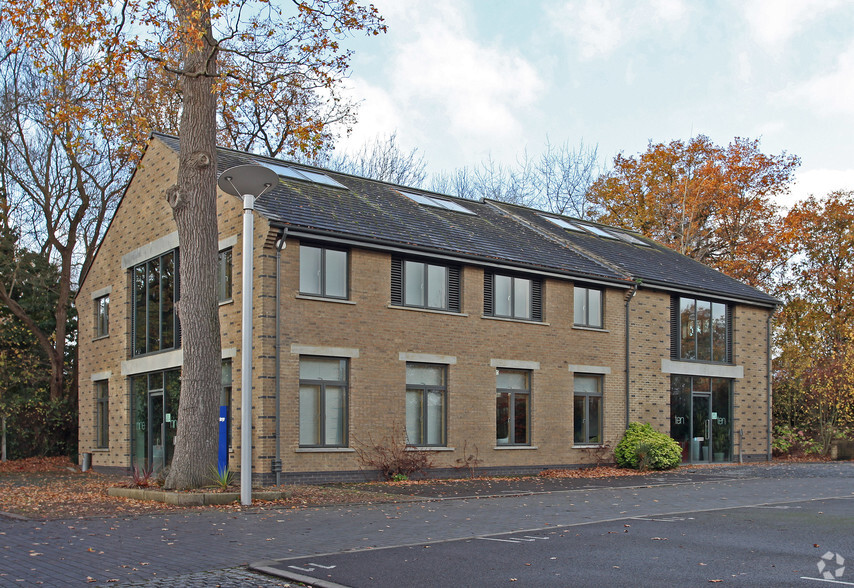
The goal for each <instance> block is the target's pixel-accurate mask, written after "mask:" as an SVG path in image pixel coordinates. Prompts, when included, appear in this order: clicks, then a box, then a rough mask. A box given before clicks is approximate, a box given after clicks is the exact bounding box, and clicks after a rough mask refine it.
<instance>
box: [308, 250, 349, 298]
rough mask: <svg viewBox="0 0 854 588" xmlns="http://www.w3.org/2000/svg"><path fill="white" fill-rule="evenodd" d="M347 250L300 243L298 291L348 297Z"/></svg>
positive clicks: (316, 294)
mask: <svg viewBox="0 0 854 588" xmlns="http://www.w3.org/2000/svg"><path fill="white" fill-rule="evenodd" d="M347 257H348V255H347V251H344V250H341V249H328V248H326V247H318V246H314V245H304V244H302V243H300V248H299V291H300V294H307V295H309V296H322V297H324V298H342V299H346V298H347V297H348V291H349V283H348V280H349V275H348V269H347V265H348V263H347Z"/></svg>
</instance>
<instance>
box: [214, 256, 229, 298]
mask: <svg viewBox="0 0 854 588" xmlns="http://www.w3.org/2000/svg"><path fill="white" fill-rule="evenodd" d="M231 257H232V252H231V247H229V248H228V249H223V250H222V251H220V252H219V260H218V265H217V297H218V299H219V301H220V302H226V301H228V300H231V284H232V270H231Z"/></svg>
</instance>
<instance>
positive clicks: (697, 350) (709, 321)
mask: <svg viewBox="0 0 854 588" xmlns="http://www.w3.org/2000/svg"><path fill="white" fill-rule="evenodd" d="M672 314H673V315H674V316H673V323H674V324H673V334H674V341H673V343H674V349H673V350H674V356H675V359H685V360H697V361H713V362H718V363H726V362H730V361H732V344H731V340H732V337H731V330H732V328H731V324H732V317H731V309H730V307H728V306H727V305H726V304H723V303H721V302H711V301H709V300H700V299H697V298H686V297H679V298H674V300H673V313H672Z"/></svg>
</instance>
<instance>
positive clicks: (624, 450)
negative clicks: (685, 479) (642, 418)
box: [614, 423, 682, 470]
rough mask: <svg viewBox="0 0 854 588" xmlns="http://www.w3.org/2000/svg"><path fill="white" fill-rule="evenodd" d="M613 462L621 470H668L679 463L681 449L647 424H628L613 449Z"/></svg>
mask: <svg viewBox="0 0 854 588" xmlns="http://www.w3.org/2000/svg"><path fill="white" fill-rule="evenodd" d="M614 460H615V461H616V462H617V465H618V466H619V467H621V468H631V469H635V470H637V469H650V470H669V469H672V468H675V467H677V466H678V465H679V464H680V463H681V461H682V449H681V448H680V447H679V444H678V443H677V442H676V441H674V440H673V439H671V438H670V437H668V436H667V435H665V434H664V433H659V432H658V431H656V430H655V429H653V428H652V425H650V424H649V423H647V424H641V423H630V424H629V428H628V429H626V433H625V434H624V435H623V438H622V439H621V440H620V442H619V443H618V444H617V447H616V448H615V449H614Z"/></svg>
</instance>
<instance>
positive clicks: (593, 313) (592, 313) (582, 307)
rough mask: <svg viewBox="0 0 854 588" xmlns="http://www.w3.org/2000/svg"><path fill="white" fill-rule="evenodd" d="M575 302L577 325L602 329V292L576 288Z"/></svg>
mask: <svg viewBox="0 0 854 588" xmlns="http://www.w3.org/2000/svg"><path fill="white" fill-rule="evenodd" d="M573 301H574V306H575V324H576V325H578V326H580V327H593V328H597V329H601V328H602V325H603V321H602V290H596V289H594V288H585V287H582V286H575V290H574V293H573Z"/></svg>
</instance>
